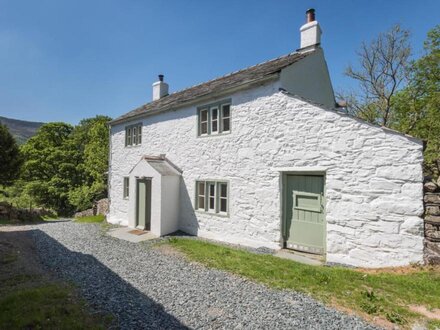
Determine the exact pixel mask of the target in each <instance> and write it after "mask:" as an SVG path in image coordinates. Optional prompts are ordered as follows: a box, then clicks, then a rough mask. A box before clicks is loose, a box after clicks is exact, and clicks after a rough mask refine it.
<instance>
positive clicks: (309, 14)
mask: <svg viewBox="0 0 440 330" xmlns="http://www.w3.org/2000/svg"><path fill="white" fill-rule="evenodd" d="M314 20H315V9H313V8H310V9H309V10H307V11H306V23H310V22H313V21H314Z"/></svg>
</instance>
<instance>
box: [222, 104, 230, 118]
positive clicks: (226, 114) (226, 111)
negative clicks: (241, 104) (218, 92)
mask: <svg viewBox="0 0 440 330" xmlns="http://www.w3.org/2000/svg"><path fill="white" fill-rule="evenodd" d="M222 109H223V117H229V111H230V105H229V104H227V105H224V106H223V107H222Z"/></svg>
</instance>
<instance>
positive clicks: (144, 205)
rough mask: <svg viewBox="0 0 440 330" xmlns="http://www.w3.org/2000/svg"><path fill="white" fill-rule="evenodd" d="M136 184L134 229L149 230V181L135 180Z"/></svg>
mask: <svg viewBox="0 0 440 330" xmlns="http://www.w3.org/2000/svg"><path fill="white" fill-rule="evenodd" d="M136 182H137V183H136V184H137V186H136V192H137V194H136V195H137V197H136V227H137V228H139V229H142V230H150V223H151V179H137V180H136Z"/></svg>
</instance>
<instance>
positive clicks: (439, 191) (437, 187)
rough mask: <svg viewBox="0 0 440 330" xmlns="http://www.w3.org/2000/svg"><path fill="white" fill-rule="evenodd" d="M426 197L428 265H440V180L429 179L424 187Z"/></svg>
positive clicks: (426, 250)
mask: <svg viewBox="0 0 440 330" xmlns="http://www.w3.org/2000/svg"><path fill="white" fill-rule="evenodd" d="M424 190H425V196H424V199H423V200H424V203H425V250H424V254H425V255H424V260H425V263H426V264H429V265H433V264H440V178H439V179H438V180H437V182H434V181H432V180H430V179H428V181H427V182H425V185H424Z"/></svg>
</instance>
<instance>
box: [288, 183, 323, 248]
mask: <svg viewBox="0 0 440 330" xmlns="http://www.w3.org/2000/svg"><path fill="white" fill-rule="evenodd" d="M286 181H287V182H286V193H285V197H286V203H285V207H286V209H285V214H286V226H285V235H284V236H285V242H286V247H287V248H289V249H294V250H299V251H304V252H310V253H316V254H324V252H325V217H324V206H325V198H324V177H323V176H317V175H287V179H286Z"/></svg>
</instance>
